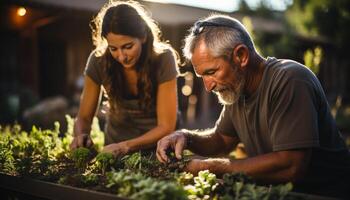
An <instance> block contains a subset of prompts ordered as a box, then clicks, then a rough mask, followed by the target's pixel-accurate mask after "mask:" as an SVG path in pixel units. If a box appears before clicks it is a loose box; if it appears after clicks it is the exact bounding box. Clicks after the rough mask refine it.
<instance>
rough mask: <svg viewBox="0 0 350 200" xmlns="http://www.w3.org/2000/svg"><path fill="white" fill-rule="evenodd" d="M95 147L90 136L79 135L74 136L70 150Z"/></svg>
mask: <svg viewBox="0 0 350 200" xmlns="http://www.w3.org/2000/svg"><path fill="white" fill-rule="evenodd" d="M93 145H94V143H93V142H92V139H91V137H90V134H78V135H76V136H74V138H73V141H72V143H71V144H70V148H71V149H72V150H74V149H77V148H79V147H86V148H90V147H92V146H93Z"/></svg>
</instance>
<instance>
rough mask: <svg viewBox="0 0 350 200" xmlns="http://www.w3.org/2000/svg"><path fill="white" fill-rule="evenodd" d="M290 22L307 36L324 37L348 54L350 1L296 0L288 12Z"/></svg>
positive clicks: (342, 52) (340, 51)
mask: <svg viewBox="0 0 350 200" xmlns="http://www.w3.org/2000/svg"><path fill="white" fill-rule="evenodd" d="M286 17H287V19H288V21H289V23H290V24H291V25H292V26H293V28H294V29H296V30H297V31H298V33H300V34H303V35H305V36H318V37H324V38H326V39H328V40H329V41H331V42H332V43H334V44H336V45H337V47H338V48H337V49H338V53H341V54H343V56H347V53H346V52H347V51H346V49H347V48H348V45H350V39H349V37H348V36H349V35H350V27H349V24H350V1H348V0H337V1H333V0H294V1H293V5H292V6H291V7H290V8H289V9H288V11H287V12H286Z"/></svg>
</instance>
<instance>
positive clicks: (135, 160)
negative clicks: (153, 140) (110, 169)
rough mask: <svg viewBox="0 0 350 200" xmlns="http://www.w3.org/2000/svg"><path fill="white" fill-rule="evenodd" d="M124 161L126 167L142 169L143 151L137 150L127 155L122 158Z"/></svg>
mask: <svg viewBox="0 0 350 200" xmlns="http://www.w3.org/2000/svg"><path fill="white" fill-rule="evenodd" d="M121 160H122V161H123V162H124V167H125V168H126V169H141V168H142V163H141V152H136V153H133V154H131V155H126V156H124V157H123V158H122V159H121Z"/></svg>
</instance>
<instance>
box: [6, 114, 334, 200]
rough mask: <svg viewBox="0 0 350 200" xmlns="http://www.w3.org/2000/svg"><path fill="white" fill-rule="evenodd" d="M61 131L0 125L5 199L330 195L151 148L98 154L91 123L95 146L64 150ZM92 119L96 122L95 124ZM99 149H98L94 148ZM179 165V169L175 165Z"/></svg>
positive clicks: (65, 137)
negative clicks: (195, 167) (213, 169)
mask: <svg viewBox="0 0 350 200" xmlns="http://www.w3.org/2000/svg"><path fill="white" fill-rule="evenodd" d="M67 119H68V122H69V123H68V125H69V126H68V130H67V132H66V133H60V132H59V124H56V128H55V129H54V130H41V129H40V128H36V127H33V129H32V130H31V131H30V132H25V131H23V130H21V128H20V127H19V126H13V127H1V126H0V196H1V197H5V198H6V197H7V198H6V199H26V200H28V199H64V200H68V199H84V200H89V199H99V200H104V199H137V200H138V199H142V200H156V199H158V200H186V199H189V200H198V199H203V200H205V199H222V200H231V199H236V200H240V199H242V200H243V199H266V200H268V199H271V200H276V199H279V200H282V199H284V200H292V199H293V200H294V199H308V200H316V199H317V200H330V199H331V198H326V197H320V196H314V195H307V194H298V193H293V192H291V191H292V184H291V183H287V184H281V185H274V186H271V185H270V186H264V185H257V184H256V183H255V182H254V181H253V180H252V179H251V178H249V177H247V176H246V175H244V174H242V173H236V174H225V175H224V176H223V177H220V178H221V179H218V178H217V177H216V175H215V174H212V173H210V171H208V170H204V171H200V172H199V173H198V175H193V174H190V173H185V172H181V168H183V167H184V166H185V165H186V162H187V155H184V156H183V158H184V159H183V160H177V159H175V158H174V155H173V154H171V153H170V152H169V156H170V158H171V159H170V160H171V163H169V164H167V165H165V164H162V163H160V162H159V161H157V159H156V158H155V157H156V156H155V153H154V151H139V152H134V153H132V154H129V155H125V156H123V157H121V158H114V157H113V155H112V154H108V153H101V152H100V150H101V148H102V146H103V144H101V143H100V142H99V141H103V138H101V137H103V133H102V132H101V131H100V130H99V128H98V127H94V126H93V128H92V139H93V140H94V144H96V145H97V146H95V147H94V149H86V148H78V149H76V150H74V151H71V150H70V149H69V144H70V143H71V141H72V130H73V128H72V127H73V120H72V119H71V118H69V117H67ZM95 124H96V123H95ZM99 152H100V153H99ZM179 169H180V170H179Z"/></svg>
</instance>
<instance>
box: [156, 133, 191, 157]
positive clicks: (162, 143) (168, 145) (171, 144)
mask: <svg viewBox="0 0 350 200" xmlns="http://www.w3.org/2000/svg"><path fill="white" fill-rule="evenodd" d="M186 145H187V138H186V135H185V134H184V133H183V132H179V131H176V132H174V133H172V134H170V135H168V136H165V137H163V138H162V139H160V140H159V141H158V144H157V158H158V160H159V161H160V162H162V163H166V162H169V158H168V156H167V155H166V151H167V149H173V150H175V157H176V158H177V159H181V158H182V152H183V150H184V149H185V148H186Z"/></svg>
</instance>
